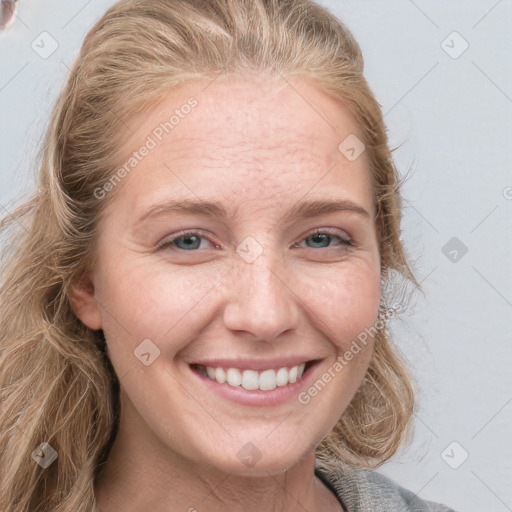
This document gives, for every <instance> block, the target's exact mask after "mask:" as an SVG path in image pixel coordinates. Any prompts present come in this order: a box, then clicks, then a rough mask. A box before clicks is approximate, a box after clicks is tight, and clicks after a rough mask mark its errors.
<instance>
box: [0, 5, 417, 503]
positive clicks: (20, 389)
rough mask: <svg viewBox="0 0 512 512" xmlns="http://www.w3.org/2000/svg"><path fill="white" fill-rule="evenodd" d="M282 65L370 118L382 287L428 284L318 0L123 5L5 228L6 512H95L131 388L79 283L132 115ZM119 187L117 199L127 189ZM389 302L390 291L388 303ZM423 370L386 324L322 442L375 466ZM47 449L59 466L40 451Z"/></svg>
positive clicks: (101, 35) (382, 138)
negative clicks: (405, 355)
mask: <svg viewBox="0 0 512 512" xmlns="http://www.w3.org/2000/svg"><path fill="white" fill-rule="evenodd" d="M250 70H253V71H254V70H256V72H274V73H275V72H277V73H279V74H280V75H281V76H283V77H290V78H291V77H309V78H310V79H312V80H314V81H315V82H316V84H317V85H318V86H319V87H320V88H321V89H322V90H324V91H325V92H327V93H328V94H330V95H331V96H333V97H335V98H337V99H339V100H340V101H343V102H344V104H345V105H346V106H347V107H348V108H349V109H350V111H351V112H352V113H353V114H354V115H355V116H356V118H357V120H358V122H359V124H360V126H361V128H362V133H363V136H364V140H363V142H364V144H365V145H366V154H367V156H368V159H369V165H370V171H371V174H372V178H373V186H374V193H375V202H376V207H377V212H378V213H377V216H376V229H377V233H378V237H379V238H378V239H379V249H380V254H381V264H382V279H383V282H384V283H385V282H388V281H389V280H390V278H391V276H397V275H398V276H399V277H400V279H401V280H402V281H403V282H405V281H407V282H412V283H414V286H415V287H416V288H417V289H419V285H418V283H417V282H416V280H415V278H414V276H413V274H412V272H411V270H410V267H409V265H408V263H407V259H406V256H405V253H404V249H403V246H402V243H401V241H400V218H401V198H400V186H401V183H400V179H399V175H398V172H397V170H396V168H395V166H394V164H393V161H392V151H391V149H390V148H389V147H388V140H387V135H386V128H385V125H384V122H383V117H382V113H381V110H380V107H379V104H378V103H377V101H376V100H375V98H374V96H373V94H372V92H371V91H370V89H369V87H368V84H367V82H366V80H365V78H364V77H363V58H362V55H361V50H360V48H359V46H358V44H357V42H356V41H355V39H354V38H353V36H352V35H351V33H350V32H349V31H348V30H347V28H346V27H345V26H344V25H343V24H342V23H341V22H340V21H339V20H338V19H336V18H335V17H334V16H333V15H332V14H331V13H330V12H329V11H327V10H326V9H324V8H323V7H321V6H319V5H317V4H315V3H314V2H313V1H311V0H251V1H248V0H237V1H235V0H215V1H209V2H205V1H201V0H131V1H130V0H122V1H120V2H118V3H116V4H115V5H113V6H112V7H111V8H110V9H109V10H108V11H107V12H106V13H105V14H104V16H103V17H102V18H101V19H100V20H99V21H97V23H96V24H95V25H94V26H93V27H92V29H91V30H90V31H89V33H88V34H87V36H86V37H85V40H84V41H83V44H82V47H81V51H80V55H79V57H78V58H77V60H76V62H75V63H74V65H73V68H72V70H71V73H70V75H69V79H68V81H67V83H66V85H65V88H64V90H63V91H62V92H61V94H60V96H59V98H58V100H57V103H56V105H55V108H54V110H53V114H52V116H51V120H50V124H49V127H48V130H47V132H46V135H45V138H44V141H43V145H42V147H41V151H40V154H39V160H40V174H39V182H38V188H37V190H36V191H35V192H34V193H33V195H32V196H31V197H30V199H29V200H28V201H26V202H25V203H23V204H21V205H18V206H17V207H16V209H14V211H12V212H11V213H10V214H8V215H6V216H5V217H4V218H3V219H2V221H1V223H0V232H1V233H2V234H4V235H5V241H7V240H8V243H5V247H4V248H3V253H2V260H3V261H2V267H3V269H2V270H3V272H2V280H1V283H0V284H1V295H0V296H1V311H2V319H1V325H2V329H1V331H0V349H1V357H2V362H1V376H0V386H1V387H0V390H1V405H2V417H1V418H0V468H1V469H0V470H1V471H2V474H1V478H0V509H1V510H2V511H3V512H22V511H23V512H26V511H29V510H30V512H33V511H50V510H51V511H52V512H71V511H73V512H90V511H91V509H92V507H93V505H94V503H95V501H94V479H95V475H96V474H97V471H98V468H99V466H100V464H101V463H102V462H104V461H105V460H106V458H107V457H108V452H109V449H110V447H111V445H112V441H113V439H114V437H115V435H116V428H117V422H118V408H119V403H118V394H119V381H118V379H117V377H116V375H115V373H114V370H113V368H112V366H111V364H110V361H109V359H108V356H107V355H106V353H105V339H104V335H103V332H102V331H101V330H98V331H93V330H91V329H89V328H87V327H86V326H84V325H83V324H82V323H81V322H80V321H79V320H78V319H77V317H76V315H75V314H74V313H73V310H72V308H71V305H70V301H69V292H70V290H71V287H72V285H73V283H75V282H77V280H79V279H80V278H81V276H83V275H85V273H87V272H88V271H89V270H91V269H92V268H93V267H94V261H93V258H92V256H91V255H92V254H93V249H94V241H95V239H96V231H97V228H96V226H97V221H98V219H99V216H100V214H101V212H102V211H103V209H104V208H105V207H106V205H107V204H108V199H105V200H102V201H99V200H98V199H97V198H96V197H95V195H94V193H93V192H94V190H96V189H97V188H98V187H102V186H103V185H104V183H105V182H106V180H108V178H109V177H110V176H113V174H114V172H115V170H116V169H117V166H118V165H119V163H120V162H119V153H118V151H119V148H120V147H121V143H122V140H123V137H124V136H125V135H124V134H125V132H126V126H125V124H124V122H125V119H129V118H130V117H131V116H132V115H135V114H137V113H140V112H143V111H145V110H147V109H148V108H149V107H151V106H152V105H155V104H156V103H157V102H159V101H160V100H162V99H164V98H165V96H166V95H167V94H168V93H169V91H170V90H172V89H173V87H175V86H177V85H179V84H181V83H183V82H185V81H186V80H188V79H194V78H206V79H214V78H215V77H216V76H217V75H219V74H220V73H221V74H224V75H241V74H245V73H249V72H250ZM115 192H116V191H115V190H113V191H112V192H111V193H110V195H109V197H110V199H112V197H114V194H115ZM385 299H386V298H385V297H384V298H383V300H384V301H385ZM413 407H414V393H413V388H412V381H411V377H410V376H409V375H408V372H407V370H406V369H405V367H404V365H403V363H402V361H401V359H400V357H399V356H398V354H397V352H396V348H394V347H393V345H392V344H391V340H390V336H389V331H388V328H387V327H385V328H383V329H381V330H379V332H378V334H377V335H376V339H375V348H374V353H373V356H372V360H371V363H370V366H369V368H368V371H367V373H366V375H365V378H364V381H363V383H362V385H361V387H360V389H359V391H358V392H357V394H356V395H355V397H354V398H353V400H352V402H351V404H350V406H349V407H348V409H347V410H346V411H345V413H344V414H343V415H342V417H341V418H340V420H339V422H338V424H337V425H336V426H335V428H334V429H333V431H332V432H330V433H329V435H328V436H327V437H326V438H325V439H324V440H323V441H322V443H321V444H320V445H319V446H318V447H317V456H318V457H319V458H321V457H323V456H326V455H327V453H328V452H334V453H335V454H336V456H337V457H339V458H340V459H342V460H344V461H345V462H347V463H350V464H353V465H358V466H364V467H377V466H378V465H380V464H382V463H383V462H384V461H386V460H387V459H389V458H390V457H391V456H392V455H393V454H394V453H395V452H396V450H397V448H398V447H399V445H400V444H401V443H402V442H403V441H404V439H405V437H404V436H405V435H406V432H408V431H409V426H410V418H411V414H412V411H413ZM42 442H48V443H49V444H50V446H52V447H53V448H54V449H55V450H56V452H57V453H58V459H57V460H56V461H55V462H54V463H53V464H51V465H50V467H48V468H47V469H43V468H41V467H40V466H39V465H38V464H36V462H35V461H34V459H33V458H32V456H31V455H32V453H33V451H34V450H35V449H36V447H38V446H39V445H40V444H41V443H42Z"/></svg>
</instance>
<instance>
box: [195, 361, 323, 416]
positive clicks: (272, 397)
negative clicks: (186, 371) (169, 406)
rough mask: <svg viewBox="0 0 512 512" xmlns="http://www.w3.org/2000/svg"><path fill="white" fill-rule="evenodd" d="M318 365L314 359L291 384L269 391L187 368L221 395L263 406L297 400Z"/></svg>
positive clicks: (247, 403) (233, 400)
mask: <svg viewBox="0 0 512 512" xmlns="http://www.w3.org/2000/svg"><path fill="white" fill-rule="evenodd" d="M318 365H319V361H315V362H314V363H313V364H311V365H310V366H309V367H308V369H307V370H306V371H305V372H304V373H303V374H302V376H301V378H300V379H298V380H296V381H295V382H293V383H291V384H287V385H286V386H278V387H277V388H275V389H272V390H269V391H262V390H261V389H255V390H252V391H248V390H246V389H244V388H242V387H241V386H237V387H234V386H230V385H229V384H220V383H219V382H217V381H215V380H212V379H210V378H208V377H206V376H205V375H203V374H202V373H201V372H200V371H199V370H196V369H193V368H191V367H190V366H189V368H190V369H191V371H192V373H193V374H194V375H196V376H197V377H199V379H201V381H202V382H203V383H204V385H205V386H206V387H208V388H209V389H211V390H212V391H213V392H215V393H217V394H218V395H220V396H221V397H223V398H226V399H228V400H231V401H232V402H237V403H239V404H243V405H253V406H259V407H265V406H273V405H279V404H282V403H285V402H287V401H289V400H290V399H292V398H296V399H297V401H298V397H297V395H298V394H299V393H300V392H301V391H302V390H303V389H304V388H307V387H308V386H309V384H310V381H311V380H312V379H313V374H314V373H315V370H316V368H317V366H318Z"/></svg>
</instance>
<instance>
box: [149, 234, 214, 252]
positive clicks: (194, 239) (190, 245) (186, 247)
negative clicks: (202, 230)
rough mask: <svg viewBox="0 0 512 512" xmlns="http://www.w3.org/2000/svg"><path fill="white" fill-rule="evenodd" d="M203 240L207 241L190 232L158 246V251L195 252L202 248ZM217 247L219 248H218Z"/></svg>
mask: <svg viewBox="0 0 512 512" xmlns="http://www.w3.org/2000/svg"><path fill="white" fill-rule="evenodd" d="M201 239H203V240H207V238H205V237H204V236H200V235H199V233H198V232H195V231H190V232H188V233H182V234H181V235H180V236H177V237H175V238H172V239H171V240H167V241H165V242H163V243H161V244H159V245H158V247H157V248H158V249H166V248H170V249H174V248H177V249H181V250H183V251H193V250H195V249H199V248H200V246H201ZM216 247H217V246H216Z"/></svg>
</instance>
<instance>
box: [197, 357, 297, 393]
mask: <svg viewBox="0 0 512 512" xmlns="http://www.w3.org/2000/svg"><path fill="white" fill-rule="evenodd" d="M305 366H306V363H301V364H299V365H298V366H292V367H291V368H289V369H288V368H286V367H283V368H279V370H277V371H276V370H273V369H270V370H262V371H256V370H241V369H238V368H227V369H226V370H225V369H224V368H212V367H211V366H207V367H206V372H205V370H204V368H205V367H204V366H200V368H199V369H200V371H201V373H203V374H204V375H207V376H208V377H210V379H212V380H215V381H217V382H219V383H220V384H228V385H230V386H234V387H239V386H241V387H243V388H244V389H247V390H248V391H251V390H254V389H261V390H265V391H266V390H271V389H275V388H276V387H277V386H286V385H287V384H289V383H293V382H295V381H296V380H297V379H300V378H301V377H302V374H303V373H304V367H305Z"/></svg>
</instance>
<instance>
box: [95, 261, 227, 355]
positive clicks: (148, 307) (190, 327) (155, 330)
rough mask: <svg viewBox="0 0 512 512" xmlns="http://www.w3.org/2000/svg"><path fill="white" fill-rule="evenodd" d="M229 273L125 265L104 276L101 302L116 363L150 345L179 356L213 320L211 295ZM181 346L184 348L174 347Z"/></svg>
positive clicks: (122, 264)
mask: <svg viewBox="0 0 512 512" xmlns="http://www.w3.org/2000/svg"><path fill="white" fill-rule="evenodd" d="M223 273H224V271H222V270H219V269H215V271H204V270H203V271H199V267H192V266H190V267H181V268H174V269H171V268H170V266H169V265H165V264H164V265H159V264H156V265H155V264H154V263H153V264H152V265H151V264H148V262H147V261H145V260H144V259H141V260H138V261H131V262H130V261H127V260H125V261H124V262H122V263H121V262H120V264H119V265H118V266H117V267H116V268H111V269H110V271H109V272H104V273H103V278H102V279H101V286H100V287H99V288H98V300H99V301H100V303H101V305H102V306H103V311H104V314H103V322H104V329H103V330H104V332H105V336H106V338H107V340H109V344H110V345H111V353H112V356H113V358H114V356H115V354H114V352H115V351H116V350H117V347H118V348H119V350H124V351H126V350H127V348H128V347H129V348H130V350H129V351H127V352H129V353H131V351H133V350H134V349H135V347H136V346H137V345H138V344H139V343H141V341H142V340H144V339H150V340H151V341H152V342H153V343H155V344H156V346H157V347H158V348H159V349H160V350H161V351H162V352H163V351H164V350H166V349H167V350H169V351H170V352H171V351H172V352H175V351H176V350H178V349H179V348H180V347H181V345H186V343H187V342H188V341H189V340H190V338H192V337H193V336H194V328H197V329H199V328H202V327H203V325H202V322H201V321H202V320H203V323H204V317H205V315H207V314H209V311H207V309H208V304H210V308H209V309H211V301H209V300H208V295H209V294H210V293H212V292H214V289H215V286H216V285H217V284H218V281H219V279H221V278H222V275H223ZM172 340H180V341H179V343H180V346H177V345H176V344H175V343H169V342H170V341H172Z"/></svg>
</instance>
